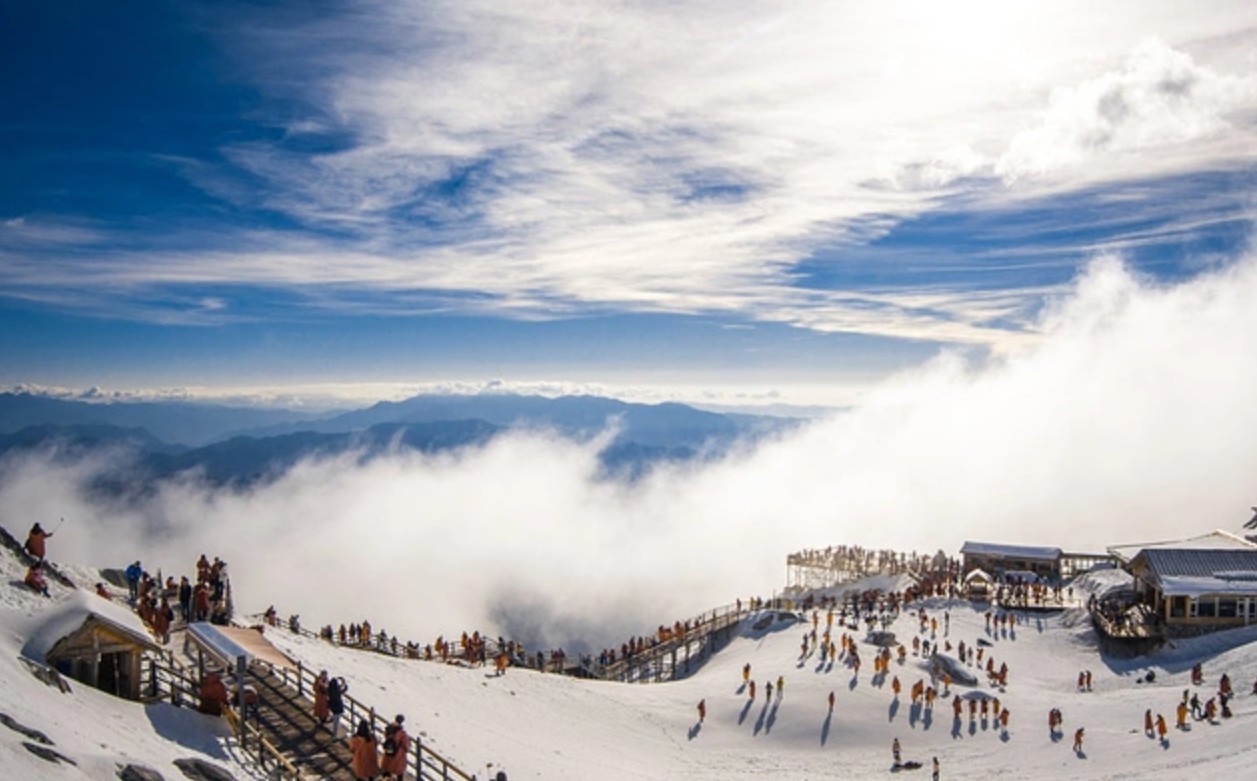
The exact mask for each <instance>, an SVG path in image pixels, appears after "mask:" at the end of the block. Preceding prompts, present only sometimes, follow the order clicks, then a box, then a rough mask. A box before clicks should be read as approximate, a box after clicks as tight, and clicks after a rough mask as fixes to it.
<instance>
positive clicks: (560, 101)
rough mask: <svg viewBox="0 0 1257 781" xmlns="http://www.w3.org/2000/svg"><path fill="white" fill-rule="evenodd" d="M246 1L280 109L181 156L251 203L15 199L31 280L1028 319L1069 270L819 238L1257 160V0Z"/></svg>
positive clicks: (254, 52)
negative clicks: (323, 11)
mask: <svg viewBox="0 0 1257 781" xmlns="http://www.w3.org/2000/svg"><path fill="white" fill-rule="evenodd" d="M233 10H234V9H233ZM232 20H233V21H224V20H222V19H215V20H214V24H211V25H207V26H209V27H210V28H211V29H216V30H219V31H220V33H221V37H220V39H219V40H220V43H221V46H222V49H223V51H224V52H225V53H226V55H227V56H229V57H231V58H232V59H233V62H235V63H237V67H238V70H239V74H240V75H241V77H242V78H243V79H244V80H245V81H247V82H248V83H249V84H250V85H251V86H253V87H254V88H256V89H257V90H259V91H260V92H261V93H262V95H263V96H264V98H265V100H264V102H263V108H261V109H259V111H258V114H259V115H260V118H259V117H258V116H255V117H248V118H241V125H242V126H248V127H250V128H254V129H256V126H262V127H264V128H265V130H266V132H265V133H260V132H255V133H252V134H248V136H249V140H244V141H236V142H232V143H229V144H226V145H225V146H223V147H222V148H220V149H215V150H212V153H210V152H209V151H208V150H207V154H206V155H205V156H204V157H205V158H206V159H197V160H185V159H174V158H172V157H170V156H169V155H167V156H164V157H161V158H160V160H158V161H157V163H156V164H158V165H161V166H165V167H166V168H168V169H170V170H175V171H179V172H181V174H182V175H183V176H186V177H187V179H188V181H189V182H191V183H192V184H193V185H195V186H196V187H198V188H200V189H201V190H202V191H203V192H205V193H207V194H209V195H210V196H212V197H213V198H214V199H216V200H217V201H221V202H226V203H229V204H230V205H231V206H233V207H234V208H236V209H239V210H241V212H242V213H244V214H247V215H250V216H251V217H252V220H251V222H250V227H249V228H248V229H241V228H239V227H234V226H233V227H232V229H230V230H227V231H219V230H217V228H216V227H215V226H210V227H205V226H197V227H196V228H188V229H184V230H181V231H179V232H178V234H177V235H173V236H172V235H165V234H163V233H162V231H161V230H159V229H158V230H152V231H151V232H150V233H148V234H146V235H144V236H141V237H139V238H138V240H137V237H135V236H130V235H129V236H127V237H125V241H123V243H124V244H125V246H123V247H122V248H119V247H118V246H117V241H118V237H116V236H114V231H112V230H110V226H106V225H100V224H97V223H94V222H93V221H92V220H90V219H84V218H82V216H80V215H73V216H71V217H72V218H62V219H57V218H54V217H50V216H42V217H41V216H40V215H33V216H31V217H30V218H28V219H21V218H20V215H19V219H10V220H8V221H6V222H4V223H2V224H0V259H3V261H4V262H3V263H2V264H0V284H3V286H4V288H5V289H6V290H8V291H10V294H11V295H16V296H21V297H23V298H26V299H27V300H30V301H33V302H38V303H41V304H45V305H49V306H58V307H66V308H72V309H88V310H91V311H94V312H96V313H100V314H107V313H109V312H111V311H112V312H117V311H121V310H120V302H121V301H126V302H127V304H126V305H127V307H128V308H132V309H130V311H132V313H133V315H134V314H136V313H142V314H140V315H139V316H142V317H145V318H148V319H159V320H168V321H172V322H195V323H217V322H233V321H239V320H242V319H248V318H250V317H252V316H256V312H251V311H249V310H248V308H247V307H242V306H240V305H239V304H238V303H235V304H233V297H232V296H231V295H230V293H229V291H230V289H233V288H234V289H237V290H239V289H251V290H265V291H284V293H285V295H286V296H288V297H289V298H287V299H286V300H290V301H291V306H292V307H293V308H294V309H298V310H308V309H315V310H336V311H346V312H353V313H358V314H383V315H399V314H407V315H423V314H433V313H444V312H450V311H454V312H460V313H474V314H490V315H493V316H504V317H529V318H541V317H546V318H550V317H568V316H571V315H574V314H581V313H588V312H608V311H614V312H625V311H628V312H652V313H677V312H683V313H721V314H726V315H734V316H737V317H740V318H744V319H749V320H763V321H771V322H785V323H789V324H792V325H796V326H799V327H802V328H809V329H816V330H819V331H826V332H835V331H843V332H852V333H863V334H879V335H886V336H891V337H894V338H901V339H921V340H936V341H944V342H951V343H968V344H974V343H978V344H990V343H993V342H998V343H1006V342H1008V341H1010V340H1011V337H1010V336H1009V334H1010V332H1012V333H1017V332H1020V331H1024V330H1025V328H1026V327H1027V325H1028V324H1027V322H1026V319H1025V313H1026V312H1027V311H1033V310H1034V309H1035V306H1034V302H1036V301H1037V300H1038V298H1039V297H1040V296H1041V295H1042V293H1043V283H1042V280H1034V281H1028V280H1022V281H1021V282H1020V283H1011V284H1005V285H1004V286H1003V287H1002V288H1001V289H1000V290H998V291H986V293H987V294H986V295H983V296H981V297H979V296H975V295H971V294H972V293H973V291H972V288H971V287H969V286H959V287H951V288H945V289H939V288H938V286H937V284H936V281H935V280H926V279H921V278H905V279H904V280H903V281H899V282H897V283H894V284H890V283H881V282H877V281H874V280H876V279H878V278H879V276H878V272H879V269H876V268H867V269H863V270H862V272H861V273H856V274H854V275H852V277H851V278H849V279H850V280H851V281H850V282H849V283H848V284H845V285H841V286H835V285H831V284H824V283H819V282H815V281H814V279H815V278H814V277H808V276H805V275H802V274H800V273H799V272H798V264H799V263H800V262H802V261H805V260H807V259H809V258H812V257H813V256H814V255H816V254H817V253H821V252H825V251H829V252H837V253H840V251H841V250H842V249H843V248H850V247H855V246H860V245H863V244H866V243H868V242H870V241H872V240H873V239H876V238H878V237H880V236H884V235H886V234H887V232H889V231H891V230H893V228H894V226H895V225H896V224H898V223H899V222H900V221H902V220H905V219H909V218H912V217H914V216H918V215H921V214H923V213H927V212H930V211H932V210H935V209H937V208H939V206H940V205H943V204H948V203H951V202H952V201H951V199H954V198H956V197H958V196H960V195H964V196H965V197H966V198H967V199H969V200H967V201H966V203H967V204H969V205H971V206H972V205H973V204H978V206H977V208H983V205H986V206H989V205H991V204H1005V203H1007V202H1008V201H1010V200H1016V199H1019V198H1026V197H1028V196H1030V195H1033V194H1042V193H1044V192H1068V191H1075V190H1077V189H1078V188H1080V187H1083V186H1086V187H1094V186H1103V185H1105V184H1108V183H1113V182H1119V181H1130V180H1132V179H1141V178H1145V177H1157V176H1168V175H1171V174H1182V173H1185V172H1194V171H1202V170H1215V169H1232V168H1236V167H1243V166H1246V165H1251V164H1252V163H1253V151H1252V150H1253V149H1255V148H1257V138H1255V137H1254V121H1253V117H1254V110H1255V109H1257V87H1255V86H1254V85H1257V79H1255V77H1254V76H1252V69H1251V62H1245V61H1244V60H1243V59H1242V57H1241V56H1239V55H1237V54H1236V52H1240V53H1242V52H1244V51H1250V50H1251V41H1252V38H1251V36H1252V33H1251V30H1252V29H1254V27H1255V25H1257V12H1254V11H1253V10H1252V8H1251V4H1246V3H1234V2H1215V3H1210V4H1208V7H1207V8H1206V7H1200V6H1197V7H1196V8H1195V10H1194V11H1193V13H1192V14H1189V15H1185V14H1184V12H1183V11H1182V9H1181V6H1180V5H1179V4H1175V3H1146V2H1145V3H1126V2H1118V3H1106V4H1105V6H1104V7H1103V8H1099V7H1096V6H1095V4H1094V3H1090V4H1089V3H1042V4H1012V5H1010V4H1008V3H998V2H987V1H986V0H966V1H965V2H953V3H948V4H947V5H946V6H945V7H940V6H937V4H929V3H916V2H897V3H880V4H877V5H876V6H869V7H861V6H852V5H851V4H839V3H832V4H831V3H816V4H808V5H807V6H806V7H800V8H783V9H767V8H766V7H765V6H764V4H762V3H749V2H700V3H689V4H685V5H683V6H677V5H676V4H657V3H622V2H612V1H610V0H608V2H600V3H587V4H583V5H582V11H581V13H578V14H573V13H571V12H570V9H568V8H565V7H561V6H556V5H554V4H553V3H549V2H540V1H538V2H531V1H529V2H518V3H512V4H510V5H509V7H505V6H503V4H502V3H500V2H490V1H482V0H458V1H457V2H430V1H428V0H424V1H423V2H418V1H414V2H387V3H382V2H381V3H367V4H359V5H358V6H356V7H355V10H354V12H353V13H352V14H347V15H337V16H334V17H327V16H319V15H309V16H307V17H303V18H302V19H301V20H300V21H296V22H294V17H293V14H292V13H291V12H290V11H288V10H278V11H277V10H273V9H272V10H259V11H253V12H249V13H244V14H242V15H240V16H238V17H232ZM1158 36H1159V37H1158ZM1246 46H1247V47H1248V48H1246ZM1134 208H1137V207H1136V205H1132V209H1134ZM1184 208H1185V209H1188V210H1190V209H1191V205H1190V204H1185V205H1184ZM274 215H278V216H280V217H282V222H283V223H284V224H285V226H286V228H285V229H283V230H279V229H276V228H275V227H274V226H273V225H272V224H270V223H269V222H268V218H269V217H271V216H274ZM101 233H103V234H104V238H102V239H101V240H100V241H99V242H97V243H96V244H93V245H92V246H89V247H87V248H86V249H84V247H83V242H85V241H89V243H90V238H91V237H92V236H98V235H100V234H101ZM110 236H114V238H113V239H112V240H111V239H110V238H109V237H110ZM1109 238H1111V239H1113V240H1117V239H1118V238H1120V237H1109ZM32 242H35V243H36V244H37V246H35V247H34V248H32ZM111 243H112V244H113V245H114V246H109V245H110V244H111ZM35 256H37V257H35ZM1066 278H1067V274H1066V275H1065V276H1061V277H1059V278H1058V279H1056V280H1055V282H1056V283H1063V282H1064V281H1065V279H1066ZM224 288H227V289H228V292H225V291H224ZM205 290H210V291H211V292H203V291H205Z"/></svg>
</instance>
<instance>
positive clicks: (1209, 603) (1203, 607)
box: [1196, 599, 1218, 618]
mask: <svg viewBox="0 0 1257 781" xmlns="http://www.w3.org/2000/svg"><path fill="white" fill-rule="evenodd" d="M1217 615H1218V603H1217V602H1215V601H1214V600H1212V599H1201V600H1197V602H1196V617H1197V618H1213V617H1215V616H1217Z"/></svg>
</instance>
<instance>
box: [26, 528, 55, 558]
mask: <svg viewBox="0 0 1257 781" xmlns="http://www.w3.org/2000/svg"><path fill="white" fill-rule="evenodd" d="M51 536H52V533H51V532H46V531H44V529H43V527H42V526H40V525H39V524H38V523H37V524H35V525H34V526H32V527H31V531H30V534H28V535H26V552H27V553H29V554H30V555H32V556H34V557H35V558H37V559H39V560H40V561H43V560H44V553H45V552H46V550H47V548H46V543H45V542H44V541H45V540H47V539H48V538H49V537H51Z"/></svg>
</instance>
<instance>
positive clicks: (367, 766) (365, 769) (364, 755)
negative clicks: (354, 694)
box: [349, 719, 380, 781]
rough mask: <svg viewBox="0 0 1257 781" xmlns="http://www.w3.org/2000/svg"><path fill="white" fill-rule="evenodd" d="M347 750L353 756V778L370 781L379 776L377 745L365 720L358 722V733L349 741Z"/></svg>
mask: <svg viewBox="0 0 1257 781" xmlns="http://www.w3.org/2000/svg"><path fill="white" fill-rule="evenodd" d="M349 750H350V751H352V752H353V755H354V762H353V764H354V778H356V779H358V781H371V779H374V778H375V777H376V776H378V775H379V774H380V755H379V744H378V743H377V741H376V739H375V735H373V734H371V723H370V722H369V721H367V720H366V719H362V720H361V721H359V722H358V731H357V732H355V733H354V735H353V737H351V738H350V739H349Z"/></svg>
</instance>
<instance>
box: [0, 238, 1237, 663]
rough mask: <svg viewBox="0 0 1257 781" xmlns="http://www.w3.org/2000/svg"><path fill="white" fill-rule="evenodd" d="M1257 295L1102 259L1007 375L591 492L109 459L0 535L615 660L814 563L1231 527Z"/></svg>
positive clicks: (14, 501) (504, 470)
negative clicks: (238, 472)
mask: <svg viewBox="0 0 1257 781" xmlns="http://www.w3.org/2000/svg"><path fill="white" fill-rule="evenodd" d="M1253 301H1257V262H1254V259H1253V258H1251V257H1250V258H1249V259H1248V260H1246V261H1244V262H1241V263H1238V264H1235V265H1231V266H1229V267H1227V268H1225V269H1220V270H1216V271H1212V272H1209V273H1206V274H1202V275H1201V276H1199V277H1197V278H1195V279H1193V280H1191V281H1187V282H1183V283H1181V284H1177V285H1155V284H1150V283H1147V282H1146V281H1143V280H1141V279H1139V278H1137V277H1135V276H1132V274H1131V273H1130V272H1129V271H1128V270H1126V269H1125V268H1124V267H1123V266H1122V264H1121V263H1120V262H1118V261H1117V260H1115V259H1112V258H1102V259H1099V260H1097V261H1095V262H1094V263H1092V265H1091V266H1090V267H1089V269H1088V271H1087V272H1086V273H1085V274H1084V275H1083V276H1082V277H1081V278H1080V279H1079V280H1078V281H1077V284H1076V287H1075V289H1074V290H1073V291H1072V292H1071V293H1070V294H1069V295H1068V296H1064V297H1062V298H1061V299H1059V300H1058V301H1056V302H1055V303H1054V305H1053V306H1052V307H1051V308H1050V310H1049V311H1048V312H1047V313H1046V314H1045V315H1044V318H1043V321H1042V323H1041V327H1042V329H1043V331H1044V332H1045V338H1044V340H1043V341H1042V342H1041V343H1039V344H1037V345H1033V346H1028V347H1026V348H1025V349H1024V350H1022V351H1020V352H1017V353H1015V354H1012V355H1008V356H1005V357H1004V358H1003V359H1001V361H1000V362H999V363H998V364H996V365H992V366H987V367H974V366H970V365H967V364H966V363H965V362H964V361H963V360H961V359H960V358H957V357H949V358H945V359H943V360H940V361H938V362H936V363H935V364H933V365H931V366H929V367H926V368H923V369H920V370H918V371H914V372H912V373H911V374H907V375H903V376H900V377H899V378H897V379H896V380H895V381H893V382H891V383H890V384H888V385H886V386H885V387H883V388H881V389H880V391H878V392H877V393H875V394H872V395H871V396H870V397H869V398H868V400H867V402H866V403H865V404H863V405H862V406H861V407H860V408H858V409H856V410H854V411H851V412H848V413H844V414H842V415H838V416H835V417H833V418H830V419H828V420H826V421H823V422H818V423H815V424H813V425H811V426H810V427H808V428H807V429H805V430H803V431H802V432H800V433H798V434H797V435H794V436H791V437H789V438H787V439H784V440H782V441H779V442H775V443H772V444H768V445H765V446H762V447H760V448H759V449H757V450H755V451H753V452H748V453H744V454H742V455H740V456H738V457H733V458H729V459H727V460H725V461H723V462H721V463H718V464H714V465H709V466H706V467H695V468H692V469H669V470H662V471H660V472H658V473H656V474H654V475H653V476H650V477H649V478H647V479H645V480H643V481H641V482H640V483H638V484H635V485H633V486H625V485H621V484H618V483H610V482H604V481H599V480H598V479H597V478H596V472H597V460H596V452H595V449H594V448H593V447H580V446H576V445H573V444H571V443H567V442H563V441H558V440H555V439H552V438H549V437H547V436H544V435H541V434H518V435H512V436H508V437H503V438H501V439H498V440H496V441H494V442H493V443H491V444H490V445H489V446H487V447H485V448H483V449H476V450H469V451H465V452H461V453H458V454H452V455H443V456H439V457H424V456H420V455H415V454H399V455H396V456H394V457H390V458H384V459H380V460H378V461H375V462H373V463H370V464H368V465H365V466H364V465H357V464H354V463H353V462H352V461H351V460H350V459H340V460H334V461H309V462H306V463H303V464H301V465H299V466H298V467H297V468H295V469H293V470H292V471H291V472H289V473H288V474H286V475H285V476H283V477H282V478H281V479H279V480H277V481H276V482H275V483H273V484H272V485H268V486H265V487H260V488H257V489H255V490H250V491H247V492H243V493H232V492H227V491H212V490H206V489H204V488H202V487H200V486H198V485H196V484H194V483H188V484H183V485H159V486H150V487H149V488H151V489H152V492H151V494H150V495H148V496H147V497H146V498H143V499H137V500H134V501H132V502H130V503H127V504H125V505H122V506H108V505H106V504H103V503H101V502H99V501H97V500H93V499H91V498H89V497H88V495H87V494H86V493H85V492H84V488H83V486H84V485H85V484H86V482H87V481H88V479H89V478H91V477H92V476H93V475H95V474H99V473H101V472H102V471H104V470H106V469H107V468H116V464H106V463H104V462H103V461H102V462H95V463H77V464H74V465H72V466H65V465H56V464H54V463H53V462H51V461H49V460H44V459H40V460H23V461H9V462H7V463H5V464H3V468H2V469H0V517H2V518H3V519H4V523H5V524H6V525H7V526H9V527H10V530H11V531H16V532H20V531H23V530H24V525H25V524H27V523H29V522H30V521H33V520H41V521H50V520H53V519H55V518H57V517H59V516H64V517H65V518H66V519H67V520H66V525H65V526H64V527H63V529H62V530H61V531H60V532H59V533H58V534H57V536H56V537H55V538H54V539H53V540H52V554H51V555H52V557H53V558H54V560H55V559H65V560H71V561H85V562H93V563H99V564H102V565H121V564H124V563H126V562H127V561H130V560H132V559H134V558H136V557H139V558H141V559H143V560H144V561H145V563H146V564H147V565H148V566H149V567H151V568H154V569H155V568H157V567H158V566H160V567H162V568H164V570H165V571H166V572H172V571H173V572H180V571H184V572H186V571H189V570H190V569H191V568H192V563H193V561H194V559H195V557H196V556H197V555H198V554H200V553H201V552H206V553H209V554H210V555H215V554H217V555H221V556H223V557H224V558H225V559H226V560H227V561H229V562H230V565H231V571H232V573H233V581H234V582H235V584H236V585H237V587H238V589H239V595H240V598H241V600H242V602H243V606H244V607H246V608H252V609H258V610H260V609H261V608H263V607H265V606H266V603H269V602H272V601H273V602H274V603H275V604H276V605H277V606H278V608H279V609H280V610H281V611H284V612H298V613H300V614H302V615H303V616H304V617H305V620H306V622H307V623H318V622H337V623H339V622H341V621H344V622H350V621H358V620H362V619H364V618H366V619H370V620H371V621H372V623H373V624H374V625H376V626H377V627H379V626H382V627H384V628H386V629H388V630H390V631H394V632H400V633H401V634H402V636H403V637H404V638H407V637H413V638H419V639H425V640H426V639H430V638H434V637H435V636H436V634H437V633H441V632H443V633H445V634H446V635H447V636H448V635H449V634H450V633H454V632H457V631H460V630H462V629H464V628H466V629H473V628H479V629H482V630H488V631H491V632H495V631H498V630H499V628H502V629H503V631H506V630H515V631H519V632H524V631H528V632H530V636H544V637H546V638H548V639H549V640H551V641H552V642H555V643H570V642H571V640H572V638H573V637H580V638H583V639H585V640H586V641H591V642H594V643H598V642H612V641H614V642H617V643H618V642H619V640H621V639H622V638H623V637H624V636H625V635H627V633H630V632H642V631H647V630H649V629H650V627H652V626H654V625H656V624H657V623H659V622H661V621H666V620H671V619H673V618H677V617H683V616H685V615H688V614H692V613H697V612H698V611H700V610H702V609H704V608H706V607H710V606H714V605H716V604H721V603H724V602H725V601H727V600H731V599H732V598H734V597H735V596H739V595H743V596H745V595H748V594H751V593H761V594H766V593H769V592H771V591H772V590H773V589H774V588H779V587H781V586H782V585H783V575H784V566H783V565H784V559H785V555H786V554H787V553H788V552H790V551H792V550H796V549H799V548H802V547H815V546H825V545H828V544H833V543H844V542H845V543H858V544H864V545H869V546H879V547H880V546H886V547H894V548H898V549H916V550H933V549H935V548H937V547H943V548H944V549H947V550H949V551H955V550H956V548H957V547H958V546H959V544H960V542H961V541H962V540H964V539H966V538H976V539H988V540H995V541H1010V542H1023V543H1051V544H1057V545H1061V546H1062V547H1065V548H1067V549H1082V550H1095V549H1099V548H1101V547H1102V546H1104V545H1105V544H1110V543H1116V542H1129V541H1138V540H1147V539H1156V538H1167V537H1179V536H1186V535H1189V534H1193V533H1197V532H1200V531H1204V530H1209V529H1212V528H1217V527H1223V528H1231V529H1234V528H1237V527H1238V526H1239V524H1240V523H1241V522H1242V521H1244V520H1246V519H1247V511H1246V508H1247V507H1248V506H1249V505H1250V504H1252V503H1253V502H1254V499H1255V498H1257V496H1255V493H1254V492H1255V491H1257V483H1255V482H1254V475H1257V438H1255V437H1254V436H1253V432H1255V431H1257V405H1254V404H1253V403H1252V399H1253V389H1254V388H1257V361H1254V356H1257V307H1254V306H1253ZM14 527H19V528H16V529H15V528H14ZM158 529H161V531H158ZM504 605H505V606H509V608H510V618H509V619H504V618H503V614H502V613H501V608H502V607H503V606H504Z"/></svg>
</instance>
